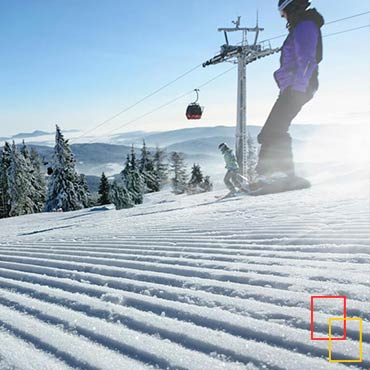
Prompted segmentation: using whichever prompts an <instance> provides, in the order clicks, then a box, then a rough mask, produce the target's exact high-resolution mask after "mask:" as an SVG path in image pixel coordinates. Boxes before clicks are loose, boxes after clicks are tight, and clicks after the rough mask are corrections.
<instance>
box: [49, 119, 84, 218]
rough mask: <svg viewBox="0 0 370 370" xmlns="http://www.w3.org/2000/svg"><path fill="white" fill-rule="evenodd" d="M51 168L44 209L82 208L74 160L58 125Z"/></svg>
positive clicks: (82, 198)
mask: <svg viewBox="0 0 370 370" xmlns="http://www.w3.org/2000/svg"><path fill="white" fill-rule="evenodd" d="M52 168H53V173H52V174H51V176H50V178H49V187H48V195H47V201H46V206H45V209H46V211H49V212H50V211H53V210H58V209H62V210H63V211H74V210H78V209H81V208H83V206H84V204H83V203H84V199H85V197H84V195H83V194H82V192H81V189H80V178H79V176H78V174H77V172H76V169H75V160H74V157H73V154H72V151H71V149H70V147H69V144H68V140H65V139H64V136H63V134H62V132H61V130H60V128H59V127H58V125H57V126H56V135H55V147H54V155H53V161H52Z"/></svg>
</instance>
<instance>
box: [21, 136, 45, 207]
mask: <svg viewBox="0 0 370 370" xmlns="http://www.w3.org/2000/svg"><path fill="white" fill-rule="evenodd" d="M21 153H22V154H23V157H24V158H25V160H26V162H27V165H28V166H29V167H30V168H31V170H30V172H29V177H30V182H31V186H32V190H31V195H30V196H31V199H32V202H33V204H34V210H33V212H34V213H38V212H42V210H43V208H44V206H45V200H46V184H45V176H44V174H43V173H42V162H41V158H40V156H39V155H38V153H37V151H36V149H34V148H31V150H30V151H29V150H28V148H27V146H26V144H25V142H24V141H23V145H22V148H21Z"/></svg>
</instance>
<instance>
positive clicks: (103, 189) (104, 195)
mask: <svg viewBox="0 0 370 370" xmlns="http://www.w3.org/2000/svg"><path fill="white" fill-rule="evenodd" d="M109 192H110V184H109V181H108V178H107V176H105V173H104V172H103V173H102V175H101V178H100V184H99V192H98V194H99V198H98V204H99V205H100V206H104V205H106V204H110V202H111V200H110V196H109Z"/></svg>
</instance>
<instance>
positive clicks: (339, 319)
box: [328, 317, 363, 362]
mask: <svg viewBox="0 0 370 370" xmlns="http://www.w3.org/2000/svg"><path fill="white" fill-rule="evenodd" d="M335 320H336V321H358V322H359V323H360V340H359V343H360V359H358V360H333V359H332V357H331V356H332V335H331V334H332V332H331V323H332V321H335ZM328 322H329V340H328V347H329V348H328V349H329V362H362V361H363V360H362V319H361V318H359V317H352V318H348V317H331V318H329V319H328Z"/></svg>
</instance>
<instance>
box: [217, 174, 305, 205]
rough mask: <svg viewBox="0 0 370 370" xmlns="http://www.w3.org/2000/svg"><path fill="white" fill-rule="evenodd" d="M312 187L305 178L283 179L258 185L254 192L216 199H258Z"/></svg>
mask: <svg viewBox="0 0 370 370" xmlns="http://www.w3.org/2000/svg"><path fill="white" fill-rule="evenodd" d="M310 187H311V183H310V182H309V181H308V180H306V179H304V178H303V177H298V176H294V177H283V178H276V179H273V180H271V182H269V183H263V182H260V183H257V184H256V185H255V186H254V187H253V190H249V191H243V192H242V191H238V192H236V193H228V194H226V195H224V196H221V197H216V198H217V200H219V201H220V200H226V199H230V198H237V197H240V196H252V197H257V196H261V195H268V194H277V193H284V192H288V191H294V190H303V189H308V188H310Z"/></svg>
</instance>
